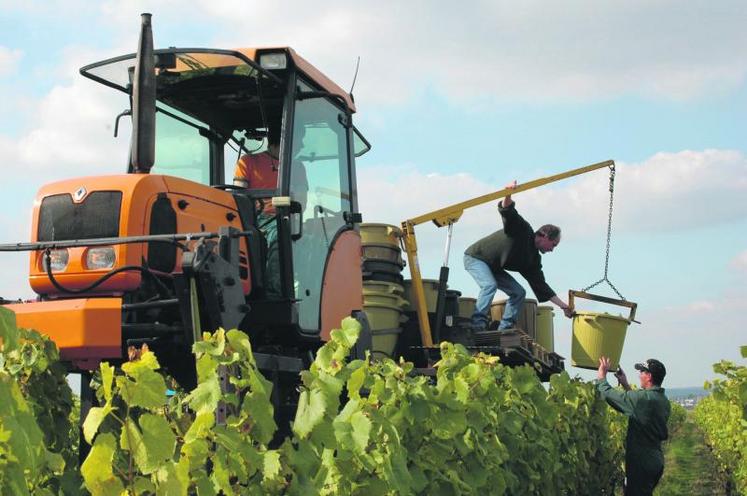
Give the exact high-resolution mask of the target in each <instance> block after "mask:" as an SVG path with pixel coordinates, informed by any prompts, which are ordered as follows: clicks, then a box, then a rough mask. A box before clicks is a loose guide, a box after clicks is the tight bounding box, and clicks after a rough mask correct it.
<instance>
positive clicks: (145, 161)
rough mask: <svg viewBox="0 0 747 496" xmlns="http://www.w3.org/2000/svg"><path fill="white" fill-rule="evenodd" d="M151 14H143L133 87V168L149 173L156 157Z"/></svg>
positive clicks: (133, 170) (154, 82)
mask: <svg viewBox="0 0 747 496" xmlns="http://www.w3.org/2000/svg"><path fill="white" fill-rule="evenodd" d="M150 18H151V15H150V14H142V15H141V19H142V25H141V27H140V41H139V43H138V47H137V58H136V60H135V77H134V78H133V87H132V143H131V148H130V170H131V171H132V172H136V173H142V174H147V173H148V172H150V169H151V167H153V163H154V162H155V159H156V72H155V60H154V55H153V30H152V29H151V24H150Z"/></svg>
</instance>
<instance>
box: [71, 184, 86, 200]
mask: <svg viewBox="0 0 747 496" xmlns="http://www.w3.org/2000/svg"><path fill="white" fill-rule="evenodd" d="M86 193H88V191H86V188H84V187H83V186H81V187H80V188H78V189H76V190H75V193H73V200H75V201H76V202H80V201H82V200H83V198H85V197H86Z"/></svg>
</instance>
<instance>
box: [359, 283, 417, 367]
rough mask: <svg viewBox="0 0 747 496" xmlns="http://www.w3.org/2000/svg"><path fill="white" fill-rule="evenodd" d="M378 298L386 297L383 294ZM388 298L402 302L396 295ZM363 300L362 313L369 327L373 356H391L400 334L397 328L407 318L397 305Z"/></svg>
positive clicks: (400, 330)
mask: <svg viewBox="0 0 747 496" xmlns="http://www.w3.org/2000/svg"><path fill="white" fill-rule="evenodd" d="M369 296H371V295H369ZM379 296H381V297H387V295H384V294H379ZM390 297H391V298H395V299H398V300H400V301H403V300H402V299H401V298H399V297H398V296H397V295H391V296H390ZM365 298H366V297H365V296H364V302H363V311H364V312H365V313H366V317H368V324H369V325H370V326H371V341H372V343H371V348H372V351H373V352H374V354H376V353H378V354H384V355H387V356H391V354H392V352H393V351H394V347H395V346H397V339H398V338H399V335H400V333H401V332H402V329H400V327H399V326H400V323H401V322H402V321H403V320H406V319H407V317H405V316H404V315H402V313H401V309H400V308H401V307H400V305H399V304H388V303H368V302H367V301H365Z"/></svg>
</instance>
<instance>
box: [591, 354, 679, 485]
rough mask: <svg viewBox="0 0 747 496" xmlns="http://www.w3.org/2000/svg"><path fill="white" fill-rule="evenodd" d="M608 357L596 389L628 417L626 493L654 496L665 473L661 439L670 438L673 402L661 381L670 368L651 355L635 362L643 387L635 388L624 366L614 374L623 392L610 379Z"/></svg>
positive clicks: (603, 358) (598, 373)
mask: <svg viewBox="0 0 747 496" xmlns="http://www.w3.org/2000/svg"><path fill="white" fill-rule="evenodd" d="M609 368H610V361H609V358H606V357H601V358H600V359H599V370H598V371H597V378H598V381H597V389H598V390H599V392H600V393H601V395H602V397H603V398H604V399H605V400H606V401H607V403H609V405H610V406H611V407H612V408H614V409H615V410H617V411H618V412H620V413H622V414H624V415H625V416H627V417H628V432H627V435H626V436H625V496H639V495H641V496H644V495H651V494H653V492H654V487H656V484H658V483H659V479H661V476H662V474H663V473H664V455H663V453H662V451H661V442H662V441H664V440H666V439H667V438H668V437H669V433H668V432H667V421H668V420H669V413H670V411H671V405H670V404H669V400H668V399H667V397H666V396H665V395H664V388H662V387H661V383H662V381H663V380H664V376H665V375H666V374H667V369H666V368H665V367H664V364H663V363H661V362H660V361H659V360H656V359H654V358H650V359H648V360H646V361H645V362H641V363H636V364H635V368H636V370H638V371H639V380H640V385H641V389H637V390H632V389H631V388H630V384H629V383H628V378H627V377H626V376H625V372H623V370H622V369H621V368H619V369H618V370H617V372H615V377H616V378H617V381H618V383H619V384H620V386H622V388H623V390H624V391H620V390H619V389H614V388H613V387H612V386H611V385H610V384H609V383H608V382H607V372H608V371H609Z"/></svg>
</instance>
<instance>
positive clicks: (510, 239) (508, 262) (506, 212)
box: [464, 203, 555, 303]
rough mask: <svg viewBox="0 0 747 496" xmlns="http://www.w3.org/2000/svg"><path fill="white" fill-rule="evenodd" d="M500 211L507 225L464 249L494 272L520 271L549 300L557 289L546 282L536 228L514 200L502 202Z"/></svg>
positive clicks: (536, 291)
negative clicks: (506, 203)
mask: <svg viewBox="0 0 747 496" xmlns="http://www.w3.org/2000/svg"><path fill="white" fill-rule="evenodd" d="M498 211H499V212H500V214H501V219H502V220H503V229H501V230H500V231H496V232H494V233H493V234H490V235H489V236H486V237H484V238H482V239H481V240H479V241H477V242H475V243H474V244H472V246H470V247H469V248H467V250H466V251H465V252H464V253H465V254H466V255H469V256H471V257H474V258H476V259H478V260H482V261H483V262H485V263H486V264H487V265H488V267H490V270H492V271H493V272H497V271H499V270H511V271H514V272H518V273H519V274H521V275H522V276H523V277H524V279H526V281H527V282H528V283H529V286H530V287H531V288H532V291H533V292H534V295H535V296H536V297H537V300H538V301H539V302H540V303H542V302H543V301H547V300H549V299H550V298H552V297H553V296H555V291H553V290H552V288H551V287H550V286H549V285H548V284H547V282H545V274H544V273H543V272H542V255H541V254H540V252H539V250H538V249H537V247H536V246H535V245H534V229H532V226H530V225H529V223H528V222H527V221H526V220H524V218H523V217H522V216H521V215H519V212H517V211H516V207H515V204H514V203H512V204H511V205H509V206H508V207H507V208H503V206H502V205H499V207H498Z"/></svg>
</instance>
